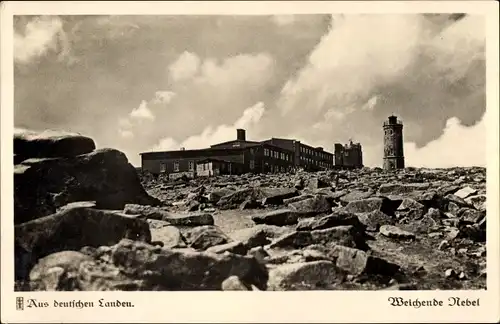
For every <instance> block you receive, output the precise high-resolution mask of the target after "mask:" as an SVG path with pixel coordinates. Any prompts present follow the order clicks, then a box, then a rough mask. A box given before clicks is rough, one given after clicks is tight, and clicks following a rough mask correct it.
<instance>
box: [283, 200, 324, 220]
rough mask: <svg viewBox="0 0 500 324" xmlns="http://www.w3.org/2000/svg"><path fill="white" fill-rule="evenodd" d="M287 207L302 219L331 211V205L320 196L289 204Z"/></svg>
mask: <svg viewBox="0 0 500 324" xmlns="http://www.w3.org/2000/svg"><path fill="white" fill-rule="evenodd" d="M288 207H289V208H290V209H291V210H293V211H295V212H297V213H299V214H301V215H302V216H303V217H305V216H314V215H318V214H323V213H328V212H331V210H332V204H331V203H330V202H329V201H328V199H327V198H326V197H324V196H321V195H317V196H315V197H313V198H308V199H304V200H300V201H297V202H294V203H291V204H289V205H288Z"/></svg>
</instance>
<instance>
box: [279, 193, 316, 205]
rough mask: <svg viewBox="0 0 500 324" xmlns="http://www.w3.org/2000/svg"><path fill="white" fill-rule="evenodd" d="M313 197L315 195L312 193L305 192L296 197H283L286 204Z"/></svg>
mask: <svg viewBox="0 0 500 324" xmlns="http://www.w3.org/2000/svg"><path fill="white" fill-rule="evenodd" d="M313 197H314V195H312V194H303V195H300V196H296V197H293V198H288V199H283V204H284V205H289V204H292V203H295V202H298V201H302V200H306V199H309V198H313Z"/></svg>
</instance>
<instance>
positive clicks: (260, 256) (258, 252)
mask: <svg viewBox="0 0 500 324" xmlns="http://www.w3.org/2000/svg"><path fill="white" fill-rule="evenodd" d="M248 255H250V256H253V257H254V258H255V259H256V260H257V261H259V262H261V263H264V259H265V258H266V257H267V256H269V253H267V252H266V250H264V248H263V247H262V246H256V247H254V248H251V249H250V250H249V251H248Z"/></svg>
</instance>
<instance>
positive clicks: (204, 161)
mask: <svg viewBox="0 0 500 324" xmlns="http://www.w3.org/2000/svg"><path fill="white" fill-rule="evenodd" d="M207 162H222V163H230V164H241V163H238V162H233V161H228V160H223V159H216V158H206V159H203V160H201V161H198V162H196V164H203V163H207Z"/></svg>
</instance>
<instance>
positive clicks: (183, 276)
mask: <svg viewBox="0 0 500 324" xmlns="http://www.w3.org/2000/svg"><path fill="white" fill-rule="evenodd" d="M111 260H112V262H113V263H114V265H115V266H117V267H119V268H120V269H122V271H123V272H124V273H127V274H130V275H133V276H135V277H138V278H143V277H147V278H148V280H149V281H150V282H151V284H155V285H157V286H159V288H160V289H161V290H221V289H222V283H223V282H224V280H225V279H227V278H229V277H231V276H237V277H238V278H239V279H240V280H241V281H242V282H243V283H245V284H248V285H254V286H256V287H257V288H259V289H260V290H266V288H267V280H268V272H267V269H266V268H265V266H263V265H262V264H260V263H259V262H258V261H257V260H256V259H255V258H254V257H249V256H241V255H237V254H232V253H228V252H226V253H222V254H217V253H208V252H193V251H175V250H168V249H161V250H159V251H158V250H154V249H153V248H152V247H151V246H150V245H149V244H145V243H140V242H132V241H130V240H123V241H122V242H120V243H119V244H117V245H115V246H113V247H112V250H111Z"/></svg>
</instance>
